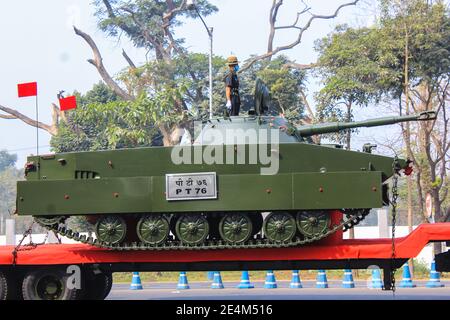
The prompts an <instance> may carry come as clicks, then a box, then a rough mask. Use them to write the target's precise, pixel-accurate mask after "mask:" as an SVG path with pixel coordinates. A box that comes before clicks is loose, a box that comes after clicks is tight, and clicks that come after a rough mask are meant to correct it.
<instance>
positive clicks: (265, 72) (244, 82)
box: [222, 55, 306, 124]
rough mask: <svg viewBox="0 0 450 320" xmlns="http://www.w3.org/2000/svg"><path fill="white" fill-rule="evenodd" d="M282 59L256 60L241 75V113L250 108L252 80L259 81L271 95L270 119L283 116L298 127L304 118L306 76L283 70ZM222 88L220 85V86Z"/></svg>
mask: <svg viewBox="0 0 450 320" xmlns="http://www.w3.org/2000/svg"><path fill="white" fill-rule="evenodd" d="M288 61H289V60H288V58H287V57H286V56H283V55H280V56H278V57H276V58H275V59H272V60H270V61H269V60H260V61H258V62H256V63H254V64H253V65H252V66H251V67H250V68H248V69H247V71H246V72H245V73H243V74H242V75H241V81H240V82H241V88H240V90H239V91H240V94H241V101H242V104H243V108H242V109H243V111H248V109H251V108H253V106H254V92H255V83H256V79H257V78H260V79H261V80H262V81H263V82H264V83H265V84H266V85H267V87H268V89H269V91H270V94H271V108H270V110H269V113H270V114H272V115H279V114H283V115H284V116H285V117H286V118H288V119H289V120H291V121H293V122H296V123H298V124H300V122H301V121H302V120H303V118H304V108H305V103H304V101H305V100H304V95H303V92H304V91H305V90H306V88H305V82H306V72H305V71H303V70H298V69H293V68H290V67H288V66H286V63H287V62H288ZM222 87H223V84H222Z"/></svg>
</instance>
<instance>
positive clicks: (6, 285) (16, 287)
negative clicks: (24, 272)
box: [0, 272, 23, 301]
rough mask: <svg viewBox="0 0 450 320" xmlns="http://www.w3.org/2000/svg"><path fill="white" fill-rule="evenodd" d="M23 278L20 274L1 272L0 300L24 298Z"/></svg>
mask: <svg viewBox="0 0 450 320" xmlns="http://www.w3.org/2000/svg"><path fill="white" fill-rule="evenodd" d="M21 280H22V278H21V277H20V276H18V275H14V274H12V273H10V272H9V273H4V272H0V301H3V300H23V298H22V287H21V282H22V281H21Z"/></svg>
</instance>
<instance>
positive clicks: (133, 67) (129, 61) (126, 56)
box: [122, 49, 136, 69]
mask: <svg viewBox="0 0 450 320" xmlns="http://www.w3.org/2000/svg"><path fill="white" fill-rule="evenodd" d="M122 56H123V57H124V58H125V60H127V62H128V64H129V66H130V67H131V68H132V69H136V65H135V64H134V62H133V60H131V58H130V57H129V56H128V55H127V53H126V52H125V50H124V49H122Z"/></svg>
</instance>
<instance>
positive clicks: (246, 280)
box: [237, 271, 254, 289]
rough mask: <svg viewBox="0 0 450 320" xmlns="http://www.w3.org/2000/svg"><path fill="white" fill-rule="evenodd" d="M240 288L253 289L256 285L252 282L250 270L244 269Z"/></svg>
mask: <svg viewBox="0 0 450 320" xmlns="http://www.w3.org/2000/svg"><path fill="white" fill-rule="evenodd" d="M237 287H238V289H252V288H254V286H253V285H252V284H251V283H250V276H249V275H248V271H242V276H241V282H240V283H239V285H238V286H237Z"/></svg>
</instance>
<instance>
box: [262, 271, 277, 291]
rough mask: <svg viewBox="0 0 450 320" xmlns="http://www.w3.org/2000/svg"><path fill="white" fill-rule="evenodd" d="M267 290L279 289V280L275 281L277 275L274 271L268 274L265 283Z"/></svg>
mask: <svg viewBox="0 0 450 320" xmlns="http://www.w3.org/2000/svg"><path fill="white" fill-rule="evenodd" d="M264 288H265V289H275V288H277V280H276V279H275V274H274V273H273V270H268V271H267V273H266V282H265V283H264Z"/></svg>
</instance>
